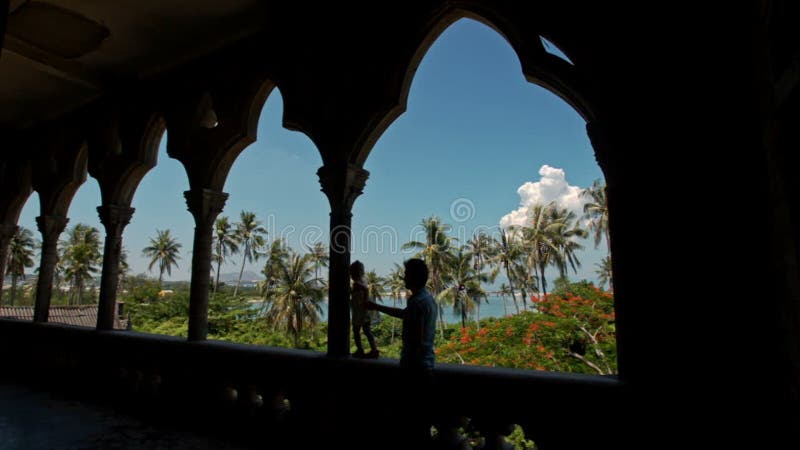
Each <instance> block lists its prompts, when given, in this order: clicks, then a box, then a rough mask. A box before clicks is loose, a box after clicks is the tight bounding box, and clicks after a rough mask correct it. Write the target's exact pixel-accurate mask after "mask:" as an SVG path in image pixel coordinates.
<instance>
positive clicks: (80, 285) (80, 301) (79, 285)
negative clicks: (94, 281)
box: [75, 277, 83, 305]
mask: <svg viewBox="0 0 800 450" xmlns="http://www.w3.org/2000/svg"><path fill="white" fill-rule="evenodd" d="M77 278H78V279H77V280H76V283H75V284H76V287H77V289H78V296H77V304H78V305H80V304H83V279H82V278H81V277H77Z"/></svg>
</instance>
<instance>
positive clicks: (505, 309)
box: [500, 294, 508, 317]
mask: <svg viewBox="0 0 800 450" xmlns="http://www.w3.org/2000/svg"><path fill="white" fill-rule="evenodd" d="M500 301H502V302H503V315H504V316H506V317H507V316H508V306H506V296H505V294H502V295H500Z"/></svg>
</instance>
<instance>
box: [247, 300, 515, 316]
mask: <svg viewBox="0 0 800 450" xmlns="http://www.w3.org/2000/svg"><path fill="white" fill-rule="evenodd" d="M487 299H488V303H487V302H486V301H483V302H481V319H485V318H487V317H504V316H506V315H511V314H515V313H516V312H517V310H516V309H515V308H514V302H513V301H512V300H511V297H510V296H505V299H503V298H501V297H500V296H496V295H494V296H493V295H489V296H488V297H487ZM504 302H505V306H503V303H504ZM379 303H380V304H382V305H386V306H396V307H397V308H404V307H405V304H406V301H405V299H403V298H401V299H399V300H397V302H396V303H394V302H393V300H392V299H391V298H389V297H385V298H384V299H383V301H381V302H379ZM517 304H518V306H519V310H520V311H523V308H522V302H521V301H520V295H519V294H517ZM257 305H259V306H260V303H257ZM528 307H529V308H530V302H528ZM476 311H477V310H476ZM476 311H475V312H473V316H472V317H471V318H470V319H471V320H475V319H477V312H476ZM321 319H322V321H323V322H324V321H327V320H328V302H327V300H326V301H324V302H323V304H322V317H321ZM444 319H445V322H447V323H460V322H461V314H460V313H458V312H455V311H453V306H452V305H451V306H445V307H444Z"/></svg>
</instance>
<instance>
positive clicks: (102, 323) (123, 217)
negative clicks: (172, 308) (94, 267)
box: [97, 205, 134, 330]
mask: <svg viewBox="0 0 800 450" xmlns="http://www.w3.org/2000/svg"><path fill="white" fill-rule="evenodd" d="M133 212H134V209H133V208H131V207H127V206H117V205H102V206H98V207H97V214H98V215H99V216H100V222H101V223H102V224H103V227H105V229H106V241H105V246H104V247H103V274H102V278H101V279H100V300H99V302H98V304H97V329H98V330H111V329H113V328H114V315H115V314H116V311H115V309H116V308H114V304H115V303H116V300H117V286H118V284H119V258H120V254H121V252H122V230H124V229H125V226H126V225H128V222H130V220H131V217H132V216H133Z"/></svg>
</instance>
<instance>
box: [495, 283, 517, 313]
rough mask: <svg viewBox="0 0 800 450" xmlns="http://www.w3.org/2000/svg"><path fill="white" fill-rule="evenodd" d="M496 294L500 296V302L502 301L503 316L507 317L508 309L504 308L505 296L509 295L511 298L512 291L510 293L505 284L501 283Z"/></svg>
mask: <svg viewBox="0 0 800 450" xmlns="http://www.w3.org/2000/svg"><path fill="white" fill-rule="evenodd" d="M498 293H499V294H500V300H502V301H503V315H504V316H508V308H507V307H506V295H509V294H511V296H513V295H514V291H512V290H511V288H510V287H508V285H507V284H505V283H502V284H500V291H499V292H498Z"/></svg>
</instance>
